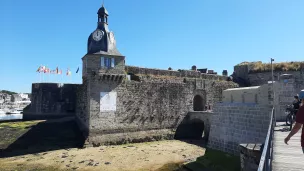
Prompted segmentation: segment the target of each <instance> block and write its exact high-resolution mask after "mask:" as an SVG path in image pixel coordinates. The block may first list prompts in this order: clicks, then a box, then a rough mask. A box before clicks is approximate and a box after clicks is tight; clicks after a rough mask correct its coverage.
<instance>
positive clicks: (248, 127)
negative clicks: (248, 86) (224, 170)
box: [208, 103, 271, 155]
mask: <svg viewBox="0 0 304 171" xmlns="http://www.w3.org/2000/svg"><path fill="white" fill-rule="evenodd" d="M213 112H214V114H213V115H212V117H211V129H210V134H209V141H208V147H209V148H213V149H217V150H221V151H224V152H228V153H231V154H235V155H239V154H240V149H239V144H244V143H257V144H258V143H263V142H264V141H265V138H266V135H267V130H268V126H269V122H270V114H271V106H267V105H259V104H254V103H253V104H246V103H218V104H217V105H216V106H215V107H214V110H213Z"/></svg>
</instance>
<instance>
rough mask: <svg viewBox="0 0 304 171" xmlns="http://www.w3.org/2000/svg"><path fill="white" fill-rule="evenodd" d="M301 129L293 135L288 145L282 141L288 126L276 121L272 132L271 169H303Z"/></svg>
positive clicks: (290, 170) (294, 170)
mask: <svg viewBox="0 0 304 171" xmlns="http://www.w3.org/2000/svg"><path fill="white" fill-rule="evenodd" d="M301 131H302V130H300V131H299V132H298V133H297V134H296V135H294V136H293V137H292V138H291V139H290V141H289V142H288V144H289V145H286V144H285V143H284V139H285V137H286V136H287V135H288V134H289V132H290V131H289V127H287V126H285V125H284V123H283V122H278V123H277V126H276V128H275V132H274V149H273V150H274V151H273V162H272V164H273V169H272V170H274V171H298V170H301V171H303V170H304V154H303V152H302V148H301V142H300V139H301Z"/></svg>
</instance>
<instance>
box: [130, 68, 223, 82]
mask: <svg viewBox="0 0 304 171" xmlns="http://www.w3.org/2000/svg"><path fill="white" fill-rule="evenodd" d="M125 71H126V73H127V74H130V75H151V76H168V77H180V78H183V77H187V78H200V79H206V80H220V81H226V80H227V79H228V77H227V76H226V75H216V74H207V73H201V72H200V71H194V70H178V71H173V70H163V69H154V68H143V67H136V66H125Z"/></svg>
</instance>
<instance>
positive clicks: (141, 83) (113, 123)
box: [77, 76, 237, 145]
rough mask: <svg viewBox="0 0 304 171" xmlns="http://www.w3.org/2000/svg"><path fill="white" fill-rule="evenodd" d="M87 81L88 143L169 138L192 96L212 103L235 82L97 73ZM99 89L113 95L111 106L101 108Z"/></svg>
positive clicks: (180, 120)
mask: <svg viewBox="0 0 304 171" xmlns="http://www.w3.org/2000/svg"><path fill="white" fill-rule="evenodd" d="M87 85H88V87H87V92H88V94H87V95H86V96H87V97H90V98H89V99H88V101H87V103H88V104H89V105H88V106H89V118H90V120H89V121H88V123H89V126H88V127H89V138H88V140H87V141H88V142H89V144H91V145H101V144H119V143H126V142H139V141H148V140H157V139H172V138H174V135H175V130H176V129H177V127H178V126H179V124H180V123H181V122H182V121H183V120H184V119H185V116H186V115H187V114H188V112H191V111H193V110H194V97H195V96H200V97H201V98H202V101H200V102H199V103H200V104H202V103H204V104H206V105H207V106H213V104H214V103H216V102H219V101H221V100H222V96H221V95H220V94H221V93H222V91H223V90H225V89H226V88H231V87H236V86H237V85H236V84H235V83H233V82H227V81H215V80H203V79H191V78H186V79H172V80H171V79H139V80H127V79H123V80H117V81H111V80H101V79H100V76H92V77H91V78H90V79H88V84H87ZM102 92H103V93H109V94H112V95H111V96H112V97H113V98H114V99H115V98H116V100H114V101H113V104H112V105H113V106H112V107H114V108H113V109H112V110H106V111H105V110H104V109H101V108H103V105H102V104H101V102H100V101H101V93H102ZM114 103H115V104H114ZM205 109H206V108H205ZM79 111H83V110H79ZM79 114H80V113H79ZM77 116H80V115H78V112H77ZM79 118H80V119H82V120H86V119H85V117H79ZM205 123H206V125H207V127H206V128H207V129H208V128H209V126H208V123H207V122H205ZM208 132H209V131H208Z"/></svg>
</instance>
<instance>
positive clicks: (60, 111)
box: [23, 83, 79, 119]
mask: <svg viewBox="0 0 304 171" xmlns="http://www.w3.org/2000/svg"><path fill="white" fill-rule="evenodd" d="M78 86H79V85H78V84H57V83H33V84H32V96H31V104H30V107H28V108H27V110H25V111H24V115H23V118H24V119H46V118H52V117H62V116H67V115H74V114H75V106H76V90H77V87H78Z"/></svg>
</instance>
